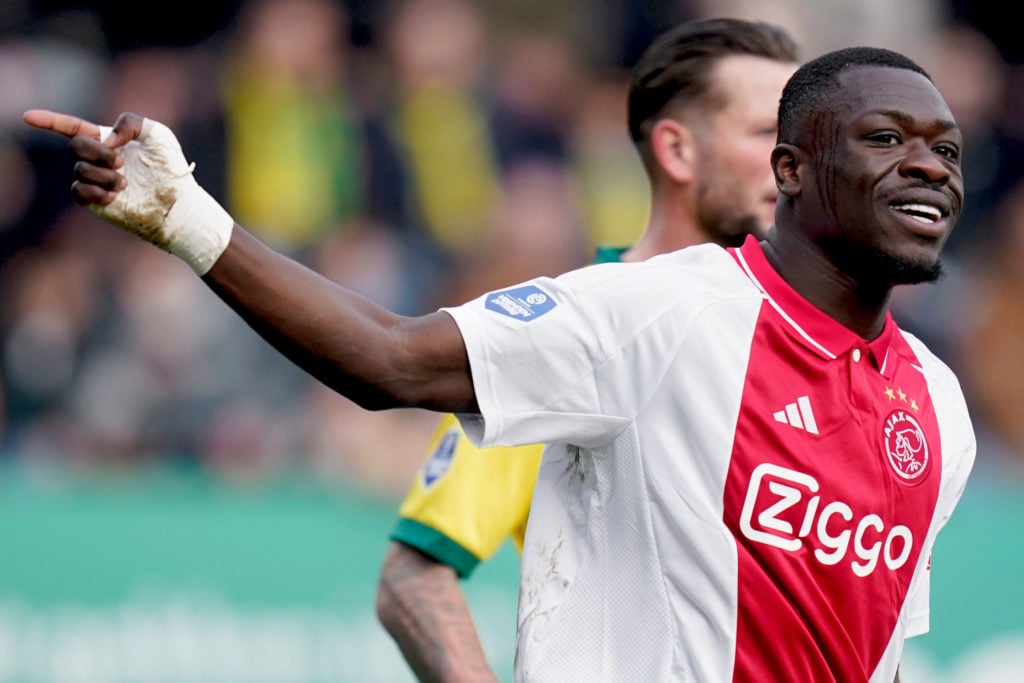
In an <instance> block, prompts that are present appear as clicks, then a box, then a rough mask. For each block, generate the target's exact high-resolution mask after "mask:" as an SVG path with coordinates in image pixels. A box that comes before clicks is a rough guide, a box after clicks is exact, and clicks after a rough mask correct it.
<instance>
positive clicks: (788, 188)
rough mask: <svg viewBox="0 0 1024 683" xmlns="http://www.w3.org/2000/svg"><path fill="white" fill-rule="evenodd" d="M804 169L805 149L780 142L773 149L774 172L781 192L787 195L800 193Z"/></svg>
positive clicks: (793, 195) (792, 195)
mask: <svg viewBox="0 0 1024 683" xmlns="http://www.w3.org/2000/svg"><path fill="white" fill-rule="evenodd" d="M803 170H804V155H803V151H802V150H801V149H800V148H799V147H796V146H795V145H790V144H785V143H783V144H779V145H776V146H775V149H773V150H772V172H773V173H774V174H775V184H776V185H777V186H778V188H779V192H781V193H782V194H784V195H786V196H787V197H795V196H797V195H798V194H800V186H801V181H802V176H803Z"/></svg>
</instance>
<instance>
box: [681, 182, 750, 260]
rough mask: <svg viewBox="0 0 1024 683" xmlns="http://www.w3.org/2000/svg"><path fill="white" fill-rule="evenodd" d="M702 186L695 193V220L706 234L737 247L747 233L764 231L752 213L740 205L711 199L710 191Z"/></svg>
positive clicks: (719, 241) (724, 243) (716, 240)
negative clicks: (742, 209)
mask: <svg viewBox="0 0 1024 683" xmlns="http://www.w3.org/2000/svg"><path fill="white" fill-rule="evenodd" d="M706 189H707V188H706V186H705V187H702V188H701V189H700V191H699V193H698V195H697V220H698V222H699V224H700V225H701V226H703V228H704V231H705V232H706V233H707V235H708V236H709V237H710V238H711V239H712V240H714V241H715V242H718V243H719V244H723V245H725V246H727V247H739V246H741V245H742V244H743V241H744V240H745V239H746V238H747V235H760V234H762V233H763V232H764V229H763V228H762V226H761V221H760V219H758V217H757V216H756V215H755V214H753V213H743V212H742V211H740V210H738V209H740V208H742V207H737V206H736V205H729V204H726V203H725V202H721V201H713V200H712V199H711V197H710V195H711V194H712V193H711V192H708V191H705V190H706Z"/></svg>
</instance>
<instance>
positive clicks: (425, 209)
mask: <svg viewBox="0 0 1024 683" xmlns="http://www.w3.org/2000/svg"><path fill="white" fill-rule="evenodd" d="M489 40H490V36H488V33H487V23H486V21H485V17H484V15H483V14H482V12H481V10H480V9H479V8H478V7H477V5H476V3H473V2H470V1H469V0H399V1H398V2H396V3H395V7H394V8H393V11H392V13H391V14H390V15H389V16H388V18H387V23H386V24H385V25H384V26H383V27H382V36H381V46H382V48H383V49H384V51H385V53H386V55H387V59H388V60H389V62H390V65H391V68H392V69H393V92H392V98H391V101H390V102H389V103H388V117H389V120H390V123H391V130H392V131H393V133H394V135H395V138H396V140H397V141H398V144H399V146H400V148H401V150H402V153H403V155H404V157H405V159H406V162H407V164H408V168H409V170H410V183H411V186H410V191H411V192H412V193H413V196H414V197H415V203H416V205H417V206H418V207H419V210H420V211H421V215H422V218H423V221H424V226H425V228H426V230H427V231H428V233H429V234H430V236H431V237H432V238H433V239H434V240H435V241H436V242H437V243H438V244H439V245H440V246H441V248H442V249H443V250H445V251H446V252H449V253H450V254H452V255H456V256H458V255H460V254H462V253H464V252H465V251H467V250H470V249H472V248H473V247H474V246H475V245H476V244H477V242H478V241H479V240H480V238H481V232H482V226H483V224H484V222H485V220H486V217H487V214H488V211H489V208H490V205H491V202H493V201H494V199H495V198H496V197H497V196H498V191H499V190H498V188H499V185H500V179H499V174H500V171H499V168H498V165H497V155H496V151H495V148H494V139H493V137H492V135H491V129H490V122H489V120H488V112H487V107H486V104H485V99H484V97H483V95H482V90H483V79H484V77H485V75H486V74H487V73H488V70H489V68H490V65H491V59H490V57H491V55H490V54H489V53H488V49H487V48H488V46H489Z"/></svg>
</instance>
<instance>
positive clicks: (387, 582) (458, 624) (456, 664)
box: [377, 542, 498, 683]
mask: <svg viewBox="0 0 1024 683" xmlns="http://www.w3.org/2000/svg"><path fill="white" fill-rule="evenodd" d="M377 617H378V619H380V622H381V624H382V625H383V626H384V628H385V629H386V630H387V632H388V633H389V634H391V637H392V638H394V639H395V642H396V643H397V644H398V647H399V648H400V649H401V651H402V655H403V656H404V657H405V660H406V662H408V664H409V666H410V667H411V668H412V670H413V672H414V673H415V674H416V676H417V678H419V680H420V681H424V682H431V683H434V682H436V683H442V682H443V683H458V682H460V681H473V682H474V683H475V682H477V681H479V682H483V683H486V682H487V681H495V682H496V681H497V680H498V679H497V677H496V676H495V675H494V672H493V671H492V670H491V668H490V666H489V665H488V663H487V658H486V656H485V655H484V651H483V647H482V646H481V644H480V639H479V637H478V636H477V633H476V628H475V627H474V625H473V617H472V616H471V615H470V612H469V605H468V604H467V603H466V598H465V596H464V595H463V594H462V591H461V589H460V588H459V579H458V576H456V574H455V570H453V569H452V568H451V567H449V566H448V565H446V564H442V563H440V562H437V561H435V560H433V559H432V558H430V557H428V556H426V555H424V554H422V553H421V552H419V551H418V550H415V549H414V548H410V547H409V546H407V545H405V544H404V543H398V542H392V543H391V545H390V547H389V548H388V552H387V556H386V557H385V558H384V565H383V567H382V568H381V575H380V583H379V584H378V586H377Z"/></svg>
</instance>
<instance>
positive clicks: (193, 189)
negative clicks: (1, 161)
mask: <svg viewBox="0 0 1024 683" xmlns="http://www.w3.org/2000/svg"><path fill="white" fill-rule="evenodd" d="M24 119H25V122H26V123H28V124H30V125H33V126H36V127H38V128H44V129H47V130H53V131H55V132H58V133H61V134H63V135H66V136H68V137H70V138H72V143H71V149H72V152H74V153H75V155H76V156H77V157H78V159H79V163H78V164H76V167H75V178H76V181H75V185H74V186H73V188H72V191H73V194H74V195H75V200H76V201H77V202H78V203H80V204H82V205H84V206H86V207H87V208H88V209H89V210H90V211H92V212H93V213H95V214H96V215H97V216H99V217H100V218H102V219H103V220H105V221H107V222H108V223H111V224H113V225H116V226H118V227H120V228H123V229H125V230H127V231H129V232H133V233H135V234H136V235H138V236H139V237H141V238H142V239H144V240H146V241H148V242H151V243H152V244H155V245H156V246H158V247H160V248H161V249H163V250H165V251H168V252H170V253H172V254H174V255H175V256H178V257H179V258H181V259H183V260H184V261H186V262H187V263H188V264H189V265H190V266H191V267H192V269H193V270H194V271H195V272H196V273H198V274H199V275H203V274H205V273H206V272H207V271H208V270H209V269H210V268H211V267H212V266H213V264H214V263H215V262H216V261H217V259H218V258H219V257H220V255H221V254H222V253H223V252H224V250H225V249H226V248H227V245H228V241H229V240H230V238H231V231H232V228H233V226H234V219H232V218H231V216H230V215H229V214H228V213H227V211H225V210H224V208H223V207H221V206H220V204H218V203H217V201H216V200H215V199H214V198H213V197H211V196H210V194H209V193H208V192H206V190H204V189H203V188H202V187H200V185H199V183H197V182H196V180H195V178H194V177H193V175H192V168H193V165H191V164H189V163H188V161H186V159H185V155H184V153H183V152H182V149H181V145H180V144H179V142H178V139H177V138H176V137H175V136H174V133H172V132H171V130H170V129H169V128H167V126H165V125H163V124H162V123H159V122H157V121H153V120H151V119H145V118H142V117H140V116H137V115H134V114H123V115H122V116H121V117H119V118H118V121H117V123H116V124H115V125H114V126H113V127H107V126H97V125H95V124H92V123H89V122H87V121H84V120H82V119H78V118H76V117H72V116H67V115H64V114H56V113H54V112H47V111H43V110H33V111H29V112H26V113H25V116H24ZM100 143H102V144H100ZM111 150H113V152H115V153H112V151H111ZM122 160H123V163H122ZM115 173H116V174H118V175H119V176H120V177H118V175H114V174H115ZM122 179H123V180H122Z"/></svg>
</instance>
